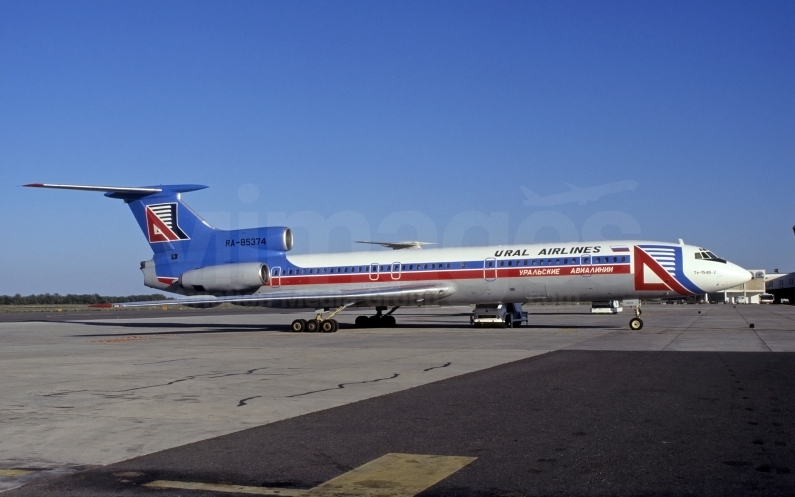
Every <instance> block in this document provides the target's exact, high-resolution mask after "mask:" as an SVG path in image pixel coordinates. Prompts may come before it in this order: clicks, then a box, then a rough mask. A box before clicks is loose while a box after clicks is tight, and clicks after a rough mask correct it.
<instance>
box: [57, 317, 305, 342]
mask: <svg viewBox="0 0 795 497" xmlns="http://www.w3.org/2000/svg"><path fill="white" fill-rule="evenodd" d="M69 322H70V323H78V324H82V325H86V326H113V327H116V328H132V329H139V330H147V329H153V328H158V329H160V330H162V331H154V332H150V333H147V332H136V333H135V334H136V335H201V334H208V333H258V332H262V331H285V330H289V329H290V327H289V326H287V325H275V326H269V325H264V324H248V325H245V324H244V325H241V324H212V325H209V326H201V325H199V326H197V325H196V324H191V323H176V322H175V323H116V322H104V321H84V322H80V321H69ZM175 328H176V329H177V330H179V329H182V330H184V331H174V329H175ZM197 328H200V329H197ZM72 336H73V337H89V338H93V337H122V336H126V335H125V334H120V333H93V334H85V335H83V334H81V335H72Z"/></svg>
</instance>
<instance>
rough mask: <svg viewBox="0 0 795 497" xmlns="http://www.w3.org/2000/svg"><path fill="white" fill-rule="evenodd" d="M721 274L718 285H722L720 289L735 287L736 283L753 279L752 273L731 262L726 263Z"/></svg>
mask: <svg viewBox="0 0 795 497" xmlns="http://www.w3.org/2000/svg"><path fill="white" fill-rule="evenodd" d="M722 273H723V274H721V275H720V276H722V277H721V282H720V285H721V286H722V287H723V288H721V290H726V289H728V288H732V287H735V286H737V285H742V284H743V283H747V282H749V281H751V280H752V279H753V275H751V272H750V271H748V270H747V269H743V268H741V267H740V266H738V265H737V264H732V263H731V262H727V263H726V268H725V269H724V270H723V271H722Z"/></svg>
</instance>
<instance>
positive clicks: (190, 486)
mask: <svg viewBox="0 0 795 497" xmlns="http://www.w3.org/2000/svg"><path fill="white" fill-rule="evenodd" d="M143 486H144V487H149V488H177V489H180V490H206V491H210V492H228V493H233V494H251V495H280V496H286V497H303V496H305V495H306V492H307V491H306V490H296V489H292V488H268V487H247V486H245V485H228V484H226V483H195V482H190V481H169V480H155V481H153V482H150V483H145V484H144V485H143Z"/></svg>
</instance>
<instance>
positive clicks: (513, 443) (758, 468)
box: [0, 305, 795, 497]
mask: <svg viewBox="0 0 795 497" xmlns="http://www.w3.org/2000/svg"><path fill="white" fill-rule="evenodd" d="M526 309H527V310H529V311H530V312H531V318H530V325H529V326H524V327H521V328H515V329H499V328H497V329H491V328H488V329H483V328H478V329H476V328H472V327H471V326H470V325H469V320H468V312H469V309H468V308H465V307H461V308H430V309H418V308H411V309H400V310H399V311H398V312H397V313H396V317H397V319H398V323H399V325H400V326H399V327H397V328H383V329H357V328H354V327H353V326H352V323H353V320H354V319H355V317H356V315H357V314H358V313H357V312H347V313H342V315H341V316H338V318H339V321H340V323H341V325H342V327H341V329H340V331H339V332H337V333H334V334H308V333H298V334H296V333H290V332H289V323H290V322H291V321H292V320H293V319H294V318H295V317H297V315H296V314H289V313H273V312H252V311H250V310H245V311H241V312H239V313H235V312H217V311H216V312H213V311H212V310H207V311H178V312H172V311H146V312H135V313H132V312H119V311H113V310H109V311H104V312H92V313H41V314H37V315H30V314H27V315H22V314H13V315H3V318H2V320H0V321H2V322H0V343H2V348H0V375H2V378H3V380H2V382H0V491H2V490H5V491H6V492H7V493H6V495H188V496H193V495H195V496H202V495H235V494H259V495H307V496H310V497H311V496H314V495H406V496H408V495H418V494H419V495H423V496H430V495H472V496H485V495H504V496H521V495H537V494H567V495H572V494H575V495H603V494H610V495H639V494H665V495H683V494H696V495H726V494H743V495H748V494H759V495H762V494H764V495H775V494H788V495H791V494H792V492H793V490H795V475H793V473H792V471H793V470H795V440H793V426H795V418H793V414H794V413H795V395H793V394H795V382H793V378H795V360H794V359H795V354H793V353H795V332H794V330H795V307H790V306H782V305H767V306H762V305H738V306H736V307H734V306H731V305H654V306H646V307H644V314H643V319H644V323H645V326H644V328H643V329H642V330H640V331H634V332H633V331H630V330H629V328H628V321H629V318H630V317H631V314H630V313H628V312H625V313H623V314H619V315H591V314H590V313H589V307H587V306H574V305H571V306H526ZM9 316H11V317H9ZM14 316H16V318H14ZM302 316H303V317H306V316H305V315H302ZM752 324H753V327H751V325H752Z"/></svg>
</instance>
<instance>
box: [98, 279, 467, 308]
mask: <svg viewBox="0 0 795 497" xmlns="http://www.w3.org/2000/svg"><path fill="white" fill-rule="evenodd" d="M453 293H454V289H453V288H452V286H451V285H449V284H445V283H437V284H422V285H389V286H379V287H378V288H356V289H349V290H345V289H337V290H314V291H312V290H275V291H272V292H263V293H254V294H250V295H229V296H222V297H215V296H213V295H206V296H200V297H189V298H185V299H171V300H156V301H147V302H124V303H120V304H113V306H114V307H155V306H164V305H185V304H187V305H202V304H222V303H224V302H229V303H233V304H240V305H251V306H257V305H269V304H272V305H273V306H274V307H276V306H279V307H294V308H302V307H303V308H310V307H314V308H321V307H336V306H341V305H352V304H357V303H364V304H369V305H416V304H420V303H424V304H428V303H430V302H431V301H438V300H441V299H444V298H446V297H449V296H450V295H452V294H453Z"/></svg>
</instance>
